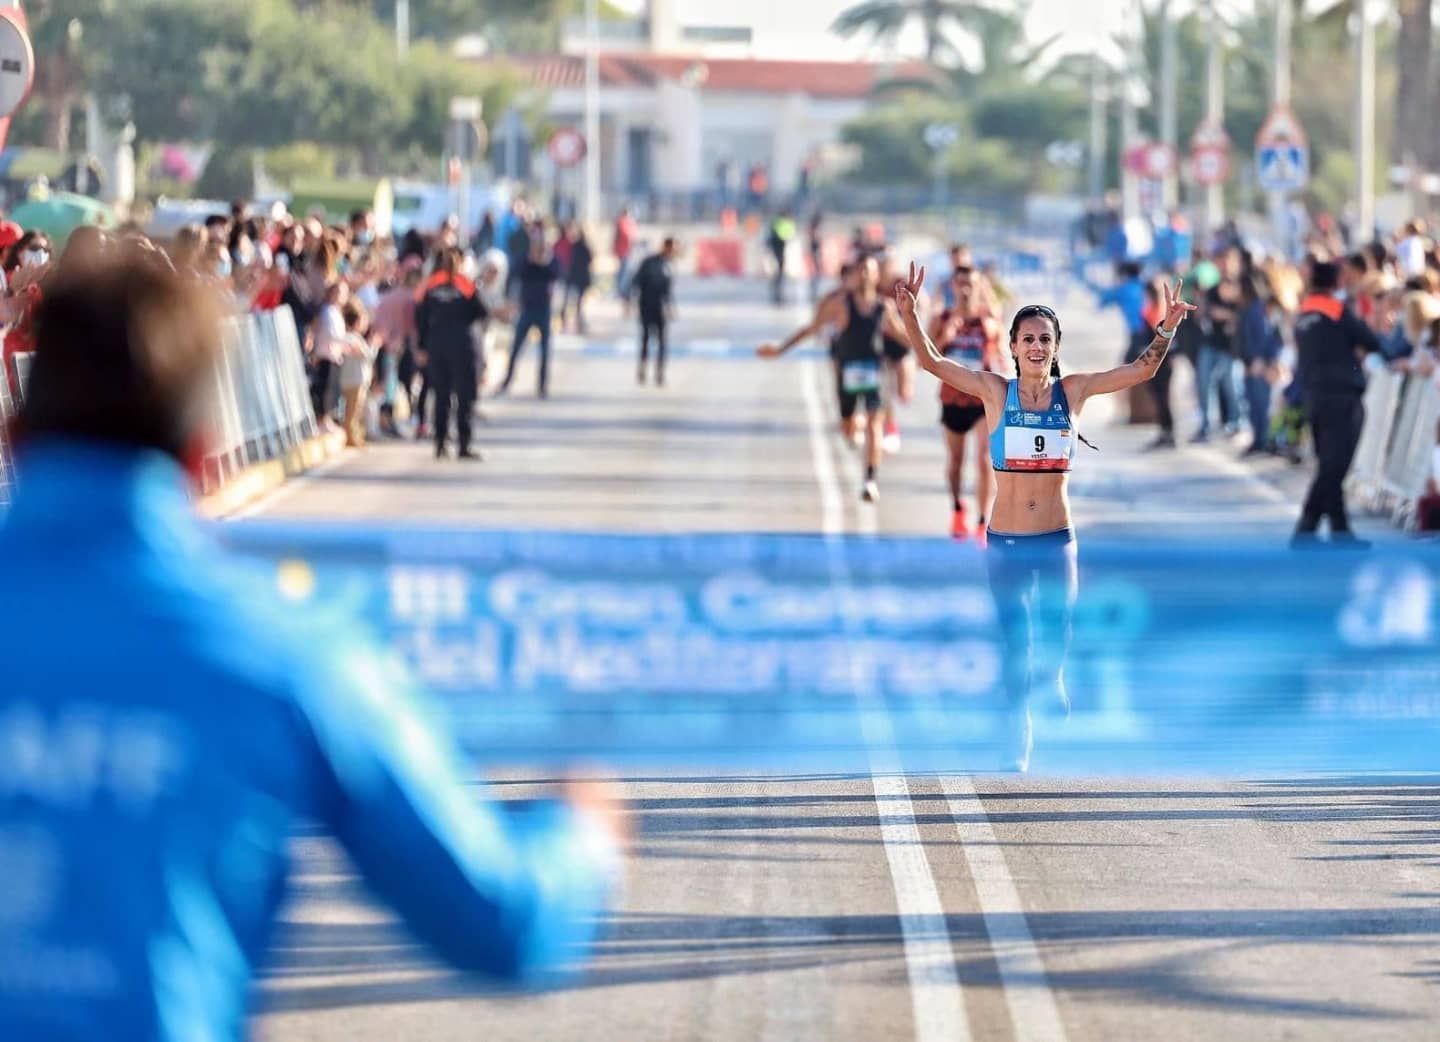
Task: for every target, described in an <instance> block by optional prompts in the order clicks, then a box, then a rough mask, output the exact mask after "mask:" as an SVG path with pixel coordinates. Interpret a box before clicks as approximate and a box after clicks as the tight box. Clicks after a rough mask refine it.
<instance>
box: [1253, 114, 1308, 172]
mask: <svg viewBox="0 0 1440 1042" xmlns="http://www.w3.org/2000/svg"><path fill="white" fill-rule="evenodd" d="M1255 171H1256V174H1257V179H1258V180H1259V182H1260V187H1261V188H1263V189H1264V190H1265V191H1267V192H1298V191H1299V190H1300V189H1302V188H1304V187H1305V186H1306V184H1308V183H1309V181H1310V146H1309V143H1308V142H1307V140H1306V138H1305V129H1304V128H1303V127H1302V126H1301V125H1300V121H1299V120H1298V119H1296V118H1295V114H1294V113H1293V112H1291V111H1290V110H1289V109H1288V108H1286V107H1284V106H1280V105H1277V106H1276V107H1275V108H1274V109H1273V110H1271V112H1270V115H1269V116H1268V117H1267V118H1266V120H1265V122H1264V123H1263V124H1262V125H1261V127H1260V133H1259V134H1257V135H1255Z"/></svg>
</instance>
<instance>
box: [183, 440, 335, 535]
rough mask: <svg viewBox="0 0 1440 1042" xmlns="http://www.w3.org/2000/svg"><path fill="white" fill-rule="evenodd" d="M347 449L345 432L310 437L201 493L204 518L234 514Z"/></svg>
mask: <svg viewBox="0 0 1440 1042" xmlns="http://www.w3.org/2000/svg"><path fill="white" fill-rule="evenodd" d="M344 449H345V432H344V431H331V432H330V433H328V434H321V435H317V436H316V437H314V438H308V439H306V440H305V441H303V442H301V443H300V444H299V445H297V446H296V447H295V448H293V449H291V450H290V451H289V452H287V453H286V454H285V455H284V456H283V457H281V458H279V459H273V460H266V461H265V462H264V463H256V464H253V465H252V466H249V467H246V468H245V469H244V470H242V471H241V472H240V473H239V474H237V475H235V477H233V478H232V479H230V480H229V481H227V482H226V483H225V484H224V486H223V487H221V488H220V489H218V490H216V491H215V492H212V493H210V495H208V496H201V497H200V498H199V499H198V500H197V501H196V504H195V505H196V509H197V510H198V511H199V513H200V516H201V517H205V518H209V519H211V520H214V519H216V518H221V517H224V516H226V515H227V514H233V513H235V511H237V510H240V509H242V508H243V507H245V506H248V505H249V504H251V503H253V502H255V500H257V499H259V498H260V497H261V496H264V495H268V494H269V493H271V492H273V491H274V490H275V489H277V488H279V487H280V486H281V485H283V484H285V482H287V481H289V480H290V479H291V478H293V477H295V476H297V475H299V474H303V473H305V472H306V471H307V470H313V469H314V468H316V467H318V466H319V465H320V464H322V463H324V462H326V461H327V460H330V459H333V458H334V457H336V456H338V455H340V453H341V452H343V451H344Z"/></svg>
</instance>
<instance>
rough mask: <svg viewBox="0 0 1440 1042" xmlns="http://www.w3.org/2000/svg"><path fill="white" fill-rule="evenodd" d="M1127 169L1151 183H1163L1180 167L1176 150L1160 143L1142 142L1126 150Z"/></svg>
mask: <svg viewBox="0 0 1440 1042" xmlns="http://www.w3.org/2000/svg"><path fill="white" fill-rule="evenodd" d="M1124 158H1125V169H1126V171H1127V172H1129V173H1132V174H1136V175H1138V176H1140V177H1143V178H1145V179H1146V180H1149V181H1163V180H1165V179H1166V178H1167V177H1171V176H1173V175H1174V173H1175V169H1176V167H1177V166H1178V163H1177V162H1176V157H1175V150H1174V149H1173V148H1171V147H1170V146H1169V145H1167V144H1164V143H1163V142H1160V141H1142V142H1140V144H1138V145H1132V146H1131V147H1130V148H1128V149H1126V150H1125V157H1124Z"/></svg>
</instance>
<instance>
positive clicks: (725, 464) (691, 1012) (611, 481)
mask: <svg viewBox="0 0 1440 1042" xmlns="http://www.w3.org/2000/svg"><path fill="white" fill-rule="evenodd" d="M680 299H681V309H682V314H681V322H680V324H679V325H678V326H677V328H676V330H675V334H676V339H677V342H682V343H683V342H689V343H690V344H692V346H693V347H695V348H698V349H699V350H698V351H691V352H688V353H687V354H686V355H685V356H683V357H679V358H677V359H676V360H675V363H674V364H673V365H672V367H671V372H670V376H671V383H670V386H668V387H667V388H665V389H664V390H659V389H655V388H653V387H647V388H637V387H636V386H635V381H634V372H633V361H632V357H631V356H630V355H628V354H615V353H611V352H610V351H609V350H608V349H607V348H606V346H605V345H606V344H607V343H610V342H617V343H619V344H621V346H622V347H623V344H624V342H625V338H626V337H628V334H629V327H628V325H627V324H624V323H622V322H621V321H620V319H619V318H618V316H616V315H615V314H613V309H597V311H606V312H607V313H603V314H597V319H596V326H595V330H594V336H593V337H592V338H591V339H590V341H588V346H587V345H582V344H580V343H578V342H573V341H567V343H566V344H565V345H564V346H563V347H562V349H561V351H560V352H559V356H558V358H557V360H556V363H555V366H554V371H553V373H552V379H553V385H552V396H551V398H550V400H549V401H546V402H538V401H535V400H533V398H532V397H531V395H530V393H529V390H528V389H529V387H530V386H531V380H532V379H533V377H531V376H530V371H529V370H525V371H523V372H522V376H521V378H520V379H519V381H518V382H517V389H516V393H515V395H514V396H513V397H511V398H509V399H507V400H504V401H501V402H496V403H487V404H486V406H485V409H486V412H487V414H488V416H489V420H490V422H489V424H488V425H487V426H485V427H484V428H483V429H482V432H481V436H480V438H481V444H482V445H483V447H484V448H485V450H486V452H487V453H488V459H487V460H486V462H484V463H482V464H464V463H460V462H437V461H435V460H434V459H433V458H432V457H431V453H430V452H429V450H428V447H426V446H417V445H414V444H396V443H391V444H385V445H379V446H376V447H373V448H371V449H368V450H366V451H365V452H362V453H352V454H350V455H349V456H347V457H345V458H344V460H343V461H342V462H341V463H339V464H338V465H337V466H335V467H333V468H331V469H329V470H327V471H326V472H324V473H323V474H322V475H320V476H318V477H316V478H314V479H310V480H306V481H302V482H298V483H295V484H293V485H291V486H288V487H287V488H285V489H284V490H282V491H281V492H280V493H279V494H277V495H275V496H274V497H272V498H271V499H269V500H267V501H265V502H262V503H261V504H259V505H258V507H257V508H256V510H255V511H254V512H255V513H258V514H262V515H264V516H266V517H272V518H292V519H293V518H325V519H366V520H374V519H396V520H399V519H406V520H410V519H426V520H439V521H445V522H451V523H460V524H483V525H487V526H537V527H550V528H563V529H574V530H610V531H694V530H703V531H754V530H765V531H793V532H815V531H820V530H830V531H838V532H843V533H853V534H864V533H870V532H880V533H887V534H937V533H941V532H943V531H944V529H945V527H946V525H947V523H948V504H947V503H946V501H945V496H944V495H943V493H942V491H941V488H942V485H941V472H940V464H941V447H940V441H939V437H938V429H937V427H936V424H935V420H936V414H937V413H938V408H937V406H936V405H935V398H934V388H933V387H930V386H927V385H924V384H922V386H921V389H920V392H919V393H918V394H917V396H916V401H915V402H914V403H913V404H912V405H911V406H909V407H908V408H907V409H906V410H905V412H904V414H903V424H904V434H905V444H904V449H903V452H902V453H901V454H900V455H899V456H897V457H893V458H890V459H887V461H886V463H885V466H884V468H883V470H882V474H881V488H882V498H881V501H880V503H879V504H878V506H876V507H873V508H872V507H866V506H862V504H861V503H860V502H859V500H858V496H857V492H858V467H857V463H856V461H855V459H854V455H853V453H852V452H851V450H850V449H848V448H846V447H844V446H842V445H841V444H840V443H839V441H838V439H837V438H835V437H834V435H833V434H832V433H831V431H830V427H831V422H832V421H831V415H830V411H831V409H832V408H833V407H832V406H831V405H830V400H829V396H828V394H827V393H826V387H827V384H826V382H825V371H824V369H823V368H822V363H821V362H818V361H816V360H814V359H806V358H801V359H798V360H784V361H779V362H772V363H764V362H760V361H757V360H753V359H748V358H744V357H741V355H740V351H739V349H738V348H735V347H733V345H749V344H753V343H755V342H758V341H760V340H763V339H770V338H772V337H773V335H774V334H776V333H779V332H783V331H784V329H785V328H786V327H787V326H788V325H789V323H790V322H791V320H792V319H793V318H795V317H797V313H796V312H795V311H794V309H788V310H786V309H782V310H777V309H775V308H773V307H771V306H770V305H768V304H766V303H763V294H762V292H761V291H760V289H759V288H758V287H757V286H755V285H753V284H750V285H743V286H742V285H726V284H714V285H706V286H699V285H694V284H689V285H686V286H684V287H682V290H681V298H680ZM1062 303H1065V304H1066V305H1067V306H1066V307H1065V308H1064V310H1063V314H1064V316H1065V318H1066V346H1065V352H1066V353H1065V360H1066V364H1067V365H1072V366H1087V367H1088V366H1092V365H1098V364H1103V363H1108V362H1110V361H1111V360H1112V358H1113V356H1114V355H1115V353H1116V352H1117V350H1118V349H1117V348H1116V347H1115V345H1117V344H1118V343H1119V342H1120V337H1119V334H1118V330H1117V326H1118V319H1116V318H1115V317H1114V316H1113V315H1110V316H1101V315H1097V314H1095V313H1094V311H1093V310H1092V309H1090V308H1088V306H1087V303H1086V301H1085V299H1084V298H1083V297H1081V296H1079V295H1078V294H1077V295H1073V296H1072V297H1071V298H1070V299H1069V300H1068V302H1065V301H1062ZM922 379H925V378H923V377H922ZM1180 393H1183V391H1182V392H1180ZM1177 397H1178V394H1177ZM1182 415H1183V413H1182ZM1082 426H1083V429H1084V430H1085V431H1086V432H1087V433H1088V434H1089V435H1090V437H1091V440H1093V441H1095V442H1097V443H1098V444H1099V445H1100V446H1101V449H1102V451H1101V452H1100V453H1098V454H1097V453H1090V452H1088V450H1083V449H1082V450H1081V452H1083V453H1085V455H1083V456H1082V457H1081V458H1080V466H1079V468H1078V471H1077V473H1076V475H1075V478H1074V482H1073V494H1074V504H1075V514H1076V518H1077V522H1078V524H1079V526H1080V527H1081V529H1082V531H1084V532H1087V533H1103V534H1107V535H1113V536H1120V537H1131V536H1133V537H1134V538H1137V539H1143V538H1146V537H1149V536H1153V535H1154V534H1155V533H1156V532H1164V533H1165V534H1168V535H1172V536H1179V537H1187V538H1188V537H1193V538H1209V537H1213V536H1215V535H1216V534H1217V533H1218V534H1221V535H1227V536H1228V535H1233V534H1245V535H1247V536H1254V537H1259V538H1269V539H1274V540H1276V541H1277V542H1279V541H1281V540H1283V538H1284V537H1285V535H1286V533H1287V530H1288V527H1289V525H1290V524H1291V523H1292V522H1293V517H1294V504H1295V503H1296V502H1298V495H1299V491H1300V489H1301V488H1303V475H1302V474H1299V473H1296V472H1294V471H1293V470H1292V469H1291V468H1290V467H1289V466H1288V465H1287V464H1284V463H1282V462H1278V461H1265V462H1263V463H1260V464H1252V463H1243V464H1242V463H1240V462H1237V460H1236V457H1237V456H1238V452H1239V446H1238V445H1237V446H1228V445H1227V446H1213V445H1212V446H1208V447H1205V448H1203V449H1186V450H1184V451H1181V452H1178V453H1173V454H1167V455H1163V456H1158V455H1148V454H1145V453H1143V452H1140V451H1139V448H1140V446H1141V445H1142V444H1143V442H1144V441H1145V440H1146V438H1147V437H1148V434H1149V432H1148V431H1145V430H1143V429H1138V428H1129V427H1125V426H1123V425H1120V424H1118V422H1116V417H1115V416H1114V415H1113V412H1111V411H1108V410H1106V409H1102V408H1093V409H1090V410H1087V413H1086V416H1085V418H1084V422H1083V424H1082ZM1366 527H1367V528H1369V529H1370V531H1371V534H1383V530H1382V529H1380V528H1379V527H1378V526H1375V525H1370V526H1366ZM498 783H499V785H500V788H501V791H502V792H503V793H505V794H506V795H512V794H513V795H527V794H530V793H532V792H535V791H538V788H540V787H543V786H539V785H538V783H537V780H536V779H533V778H528V777H525V776H524V775H523V774H516V775H511V776H507V777H504V778H501V779H499V780H498ZM626 790H627V793H628V795H629V797H630V798H631V800H632V802H631V804H630V807H631V813H632V814H633V816H634V820H635V825H636V832H637V837H638V841H637V845H636V848H635V850H634V852H633V856H632V857H631V859H630V862H629V866H628V873H629V878H628V885H627V888H626V891H625V894H624V898H623V901H622V904H621V907H620V908H619V910H618V911H617V912H616V913H615V914H614V916H613V917H612V919H611V920H610V921H609V922H608V923H607V925H606V928H605V932H604V939H603V941H602V943H601V945H600V948H599V951H598V953H597V957H596V959H595V960H594V962H593V964H592V965H591V966H590V967H589V969H588V971H587V972H586V974H585V975H584V976H583V978H582V979H581V980H580V981H579V982H578V983H577V984H576V985H575V986H573V987H571V988H568V989H567V990H564V991H561V992H557V993H553V994H549V995H545V996H538V997H513V996H511V997H507V996H497V995H494V994H489V993H487V992H486V990H485V989H484V987H483V986H480V985H477V984H476V983H475V982H474V981H471V980H467V979H465V978H461V977H458V976H456V975H454V974H452V973H449V972H448V971H446V970H444V969H443V968H441V967H438V966H436V965H435V964H434V963H432V962H430V961H428V960H427V959H426V957H425V955H424V953H423V952H422V951H421V950H420V949H419V948H418V947H416V946H415V945H414V944H413V943H412V942H411V941H410V940H409V939H408V938H407V937H406V936H405V935H404V934H403V933H401V932H399V931H398V930H397V929H396V928H395V926H394V925H393V924H392V923H391V921H390V920H389V918H388V917H387V916H386V915H385V913H384V912H383V911H381V910H379V909H377V908H375V907H374V906H373V905H371V904H369V903H367V902H366V900H365V898H364V895H363V892H362V891H361V890H360V889H359V887H358V884H357V883H356V882H355V880H354V877H353V875H352V874H351V871H350V869H349V867H348V865H346V864H345V862H344V860H343V858H342V857H341V856H340V855H339V853H338V852H337V850H336V849H335V848H334V847H333V846H332V845H331V844H330V843H329V842H328V841H326V840H325V839H323V838H322V837H318V836H308V835H306V836H299V837H297V838H296V840H295V856H296V864H297V869H298V879H297V887H296V893H295V899H294V900H293V901H292V903H291V905H290V907H289V909H288V911H287V913H286V923H285V925H284V928H283V929H282V931H281V933H280V936H279V946H278V948H277V951H276V958H275V960H274V963H273V965H272V966H271V967H270V969H269V970H268V972H267V973H266V975H265V977H264V979H263V981H262V984H261V988H260V994H259V996H258V1002H259V1004H260V1007H261V1009H262V1010H263V1011H264V1014H263V1016H262V1019H261V1024H260V1029H259V1037H260V1038H261V1039H263V1040H266V1042H298V1040H302V1039H304V1040H327V1042H328V1040H334V1042H341V1040H343V1042H363V1040H369V1039H402V1038H403V1039H416V1040H422V1039H423V1040H432V1039H433V1040H451V1039H454V1040H460V1039H467V1040H468V1039H474V1038H487V1039H515V1040H523V1042H542V1040H571V1039H580V1038H584V1039H588V1040H593V1042H600V1040H615V1042H622V1040H624V1042H630V1040H650V1039H673V1040H685V1039H733V1040H741V1039H764V1040H767V1042H770V1040H774V1042H791V1040H808V1039H816V1040H821V1039H826V1040H828V1039H854V1040H857V1042H861V1040H864V1042H875V1040H891V1039H896V1040H899V1039H912V1038H913V1039H916V1040H920V1042H939V1040H966V1039H977V1040H989V1039H996V1040H1008V1039H1032V1040H1039V1042H1047V1040H1062V1039H1071V1040H1081V1039H1085V1040H1090V1039H1094V1040H1111V1039H1135V1040H1150V1039H1173V1040H1182V1039H1226V1040H1241V1039H1347V1040H1349V1039H1354V1038H1365V1039H1417V1038H1427V1037H1435V1036H1436V1034H1437V1032H1440V1029H1437V1027H1436V1025H1437V1023H1440V946H1437V941H1440V827H1437V822H1440V789H1436V788H1435V787H1434V780H1433V779H1430V778H1409V777H1374V778H1348V777H1309V778H1301V779H1290V780H1284V781H1273V780H1271V781H1263V782H1250V783H1238V782H1237V783H1218V782H1214V781H1203V782H1202V781H1183V780H1182V781H1175V780H1167V781H1165V782H1163V783H1162V782H1156V781H1154V780H1143V779H1142V780H1135V781H1129V782H1117V781H1113V780H1109V781H1093V782H1091V781H1083V780H1082V781H1077V780H1066V781H1064V782H1057V781H1048V780H1043V779H1024V778H1015V777H1006V776H998V775H980V776H974V777H962V776H944V775H942V776H935V775H928V776H910V777H902V776H896V775H893V774H886V773H883V772H881V773H876V774H873V775H862V776H803V777H778V776H765V777H748V776H745V777H734V776H727V777H716V776H708V775H707V776H701V777H684V776H669V775H667V776H663V777H645V778H633V779H628V780H627V782H626Z"/></svg>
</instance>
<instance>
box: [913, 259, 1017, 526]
mask: <svg viewBox="0 0 1440 1042" xmlns="http://www.w3.org/2000/svg"><path fill="white" fill-rule="evenodd" d="M950 290H951V292H950V299H951V300H952V301H954V305H953V306H952V307H949V308H946V309H945V310H944V311H942V312H940V314H938V315H936V316H935V319H934V321H932V322H931V324H930V339H931V340H932V341H934V342H935V343H937V344H941V345H943V346H942V347H941V349H940V351H941V353H942V354H943V355H944V356H945V357H946V358H949V359H951V360H953V361H955V362H958V363H959V364H961V365H963V366H965V367H966V368H967V369H972V370H975V371H977V372H979V371H983V372H992V373H993V372H998V371H999V369H1000V362H1001V359H1000V323H999V322H997V321H996V320H995V313H994V311H993V310H991V309H990V308H989V307H987V306H986V303H985V300H984V294H983V293H982V287H981V286H980V285H977V282H976V276H975V272H974V270H973V269H971V268H969V267H966V266H963V265H962V266H958V267H956V268H955V270H954V271H953V272H952V273H951V275H950ZM984 419H985V404H984V402H982V401H981V400H980V399H979V398H977V397H975V396H974V395H973V394H967V393H966V392H964V391H960V390H956V389H955V388H954V387H951V386H950V385H949V384H947V383H942V384H941V385H940V425H941V427H943V428H944V430H945V457H946V458H945V479H946V481H947V482H948V483H949V486H950V506H951V511H952V513H951V516H950V536H951V538H953V539H967V538H969V537H970V536H971V535H972V534H973V535H974V536H975V539H976V541H977V542H978V543H980V545H982V546H983V545H984V544H985V518H986V516H987V515H988V514H989V512H990V499H991V497H992V496H993V495H994V492H995V475H994V472H993V470H992V468H991V465H990V453H989V446H988V445H987V444H986V442H985V437H984V433H983V431H984V428H983V427H982V428H981V432H980V433H977V434H976V435H975V437H973V438H971V437H970V436H969V435H970V432H971V431H972V430H973V429H974V428H975V427H976V425H977V424H980V423H981V422H982V421H983V420H984ZM967 441H968V442H969V443H971V444H973V445H974V446H975V451H974V456H975V469H976V489H975V500H976V504H977V505H978V507H979V509H978V510H977V511H976V524H975V527H974V528H973V529H972V528H971V527H970V523H969V519H968V517H967V516H966V511H965V501H964V499H963V498H962V493H963V491H964V488H965V450H966V443H967Z"/></svg>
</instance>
